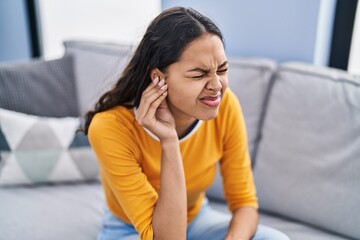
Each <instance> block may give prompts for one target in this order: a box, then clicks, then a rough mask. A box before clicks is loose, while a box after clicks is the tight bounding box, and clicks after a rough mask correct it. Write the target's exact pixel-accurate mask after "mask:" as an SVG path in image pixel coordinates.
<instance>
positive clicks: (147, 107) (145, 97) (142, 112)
mask: <svg viewBox="0 0 360 240" xmlns="http://www.w3.org/2000/svg"><path fill="white" fill-rule="evenodd" d="M166 96H167V84H166V83H165V80H164V79H162V80H160V81H159V77H156V78H155V79H154V80H153V82H152V83H151V84H150V85H149V86H148V87H147V88H146V89H145V91H144V92H143V93H142V96H141V100H140V105H139V108H138V109H137V111H136V113H135V119H136V121H137V122H138V123H139V124H140V125H141V126H143V127H145V128H147V129H148V130H150V131H151V132H152V133H153V134H155V135H156V136H157V137H158V138H159V139H160V141H164V140H166V139H168V138H174V137H176V138H177V133H176V128H175V120H174V117H173V115H172V114H171V112H170V109H169V107H168V105H167V103H166Z"/></svg>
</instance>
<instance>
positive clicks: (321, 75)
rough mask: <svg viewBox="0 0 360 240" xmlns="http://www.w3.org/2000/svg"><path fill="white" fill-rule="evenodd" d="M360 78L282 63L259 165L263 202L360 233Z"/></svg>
mask: <svg viewBox="0 0 360 240" xmlns="http://www.w3.org/2000/svg"><path fill="white" fill-rule="evenodd" d="M359 171H360V78H356V77H354V76H351V75H349V74H347V73H346V72H343V71H339V70H334V69H330V68H320V67H315V66H311V65H308V64H301V63H288V64H283V65H281V66H280V67H279V71H278V72H277V77H276V80H275V82H274V86H273V88H272V91H271V97H270V99H269V105H268V108H267V114H266V117H265V120H264V126H263V129H262V139H261V141H260V144H259V149H258V153H257V164H256V167H255V170H254V175H255V181H256V185H257V190H258V197H259V204H260V208H261V209H263V210H267V211H271V212H274V213H277V214H281V215H284V216H287V217H290V218H294V219H296V220H300V221H304V222H307V223H310V224H313V225H316V226H319V227H322V228H325V229H328V230H331V231H335V232H338V233H341V234H344V235H347V236H350V237H353V238H356V239H360V228H359V223H360V204H359V203H360V191H359V190H360V174H359Z"/></svg>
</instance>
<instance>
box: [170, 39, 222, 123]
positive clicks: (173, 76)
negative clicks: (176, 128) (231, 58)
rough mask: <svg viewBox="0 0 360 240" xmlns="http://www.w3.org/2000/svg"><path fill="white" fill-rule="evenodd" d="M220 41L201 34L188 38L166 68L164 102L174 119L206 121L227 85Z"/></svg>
mask: <svg viewBox="0 0 360 240" xmlns="http://www.w3.org/2000/svg"><path fill="white" fill-rule="evenodd" d="M227 69H228V63H227V59H226V55H225V51H224V46H223V43H222V42H221V40H220V38H219V37H218V36H216V35H214V34H209V33H205V34H203V35H202V36H201V37H200V38H197V39H196V40H194V41H192V42H191V43H190V44H189V45H188V46H187V47H186V48H185V50H184V52H183V53H182V54H181V56H180V59H179V61H178V62H176V63H174V64H171V65H170V66H169V67H168V68H167V71H166V78H165V80H166V83H167V84H168V97H167V102H168V105H169V108H170V110H171V112H172V114H173V115H174V118H175V119H176V120H185V121H186V120H195V119H200V120H210V119H213V118H215V116H216V115H217V113H218V110H219V106H220V102H221V99H222V96H223V94H224V92H225V90H226V88H227V85H228V77H227Z"/></svg>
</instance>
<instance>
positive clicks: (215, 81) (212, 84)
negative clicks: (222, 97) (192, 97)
mask: <svg viewBox="0 0 360 240" xmlns="http://www.w3.org/2000/svg"><path fill="white" fill-rule="evenodd" d="M221 88H222V83H221V79H220V77H219V76H218V75H215V76H213V77H212V78H211V79H210V80H209V81H208V82H207V84H206V89H208V90H211V91H214V92H219V91H220V90H221Z"/></svg>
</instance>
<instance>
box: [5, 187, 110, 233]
mask: <svg viewBox="0 0 360 240" xmlns="http://www.w3.org/2000/svg"><path fill="white" fill-rule="evenodd" d="M103 206H104V196H103V190H102V187H101V185H100V183H99V182H98V181H92V182H88V183H86V184H85V183H74V184H69V183H68V184H59V183H56V184H53V185H51V186H48V185H44V186H41V187H36V188H34V187H25V186H19V187H16V188H15V187H14V188H0V212H1V217H0V239H6V240H19V239H36V240H49V239H51V240H64V239H76V240H90V239H96V236H97V234H98V232H99V229H100V226H101V220H102V216H103Z"/></svg>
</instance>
